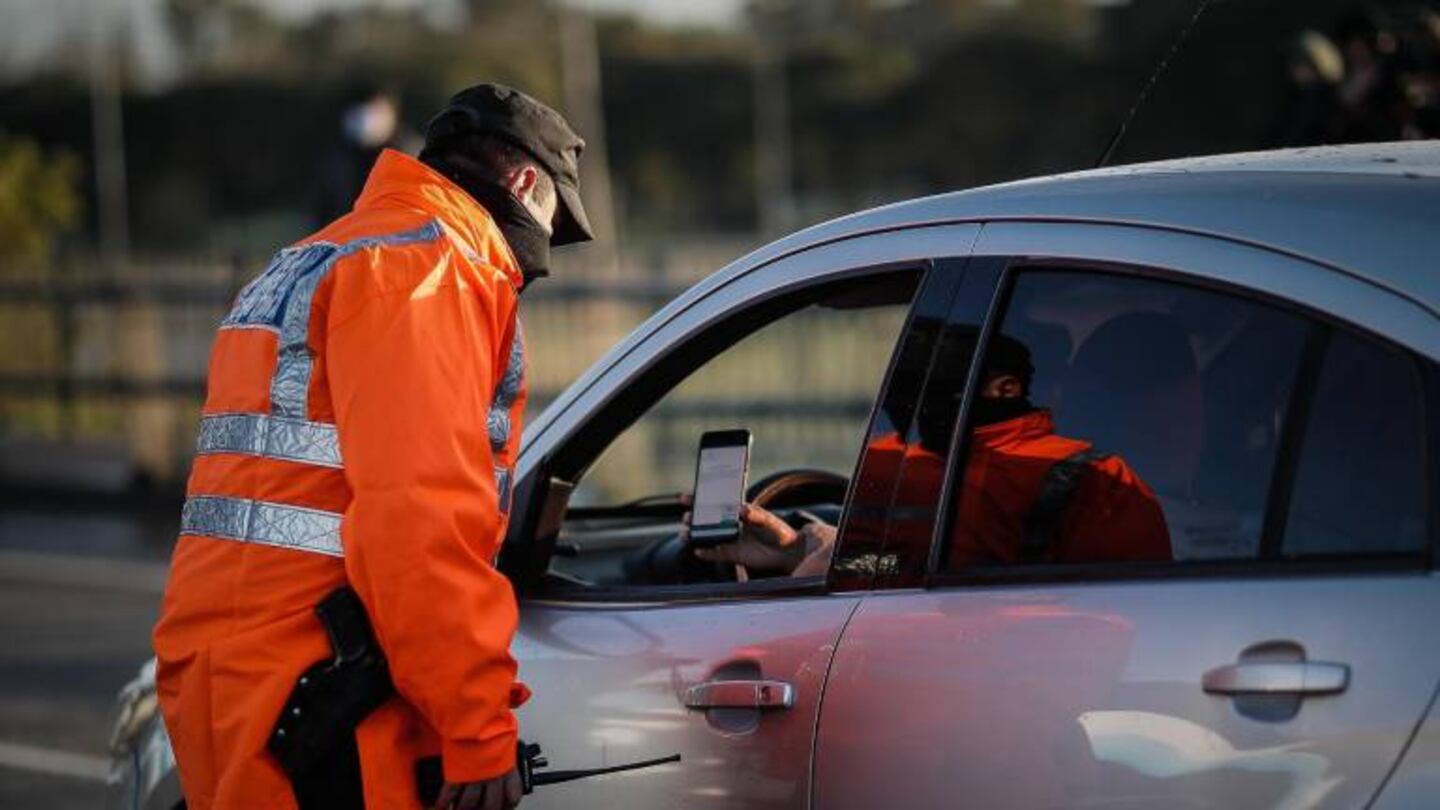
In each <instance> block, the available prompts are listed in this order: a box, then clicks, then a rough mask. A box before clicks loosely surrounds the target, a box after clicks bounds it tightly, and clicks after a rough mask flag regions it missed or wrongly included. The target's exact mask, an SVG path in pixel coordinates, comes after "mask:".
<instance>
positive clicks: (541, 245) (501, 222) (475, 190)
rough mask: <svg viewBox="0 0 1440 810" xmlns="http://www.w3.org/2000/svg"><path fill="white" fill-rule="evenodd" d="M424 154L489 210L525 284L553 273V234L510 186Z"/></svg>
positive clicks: (433, 165) (430, 163) (431, 162)
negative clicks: (551, 249)
mask: <svg viewBox="0 0 1440 810" xmlns="http://www.w3.org/2000/svg"><path fill="white" fill-rule="evenodd" d="M422 157H423V158H424V161H425V163H426V164H427V165H429V166H431V167H432V168H434V169H435V170H436V171H438V172H440V173H441V174H443V175H445V176H446V177H447V178H449V179H450V180H451V181H452V182H454V183H455V185H457V186H459V187H460V188H462V189H464V190H465V193H466V194H469V195H470V196H471V197H473V198H475V201H476V202H478V203H480V206H481V207H482V208H484V209H485V211H486V213H488V214H490V218H491V219H493V220H494V221H495V226H496V227H497V228H499V229H500V233H501V234H503V235H504V236H505V243H506V244H507V245H509V246H510V252H511V253H514V254H515V261H516V262H517V263H519V265H520V273H521V275H523V276H524V277H525V286H527V287H528V286H530V282H532V281H534V280H535V279H537V278H545V277H546V276H548V275H550V234H549V233H547V232H546V231H545V227H544V226H542V225H541V224H540V223H539V222H538V221H536V219H535V216H534V215H533V214H531V213H530V209H529V208H526V207H525V204H524V203H522V202H520V200H519V199H517V198H516V197H515V195H514V194H511V193H510V190H509V189H507V188H505V187H504V186H502V185H500V184H499V183H497V182H495V181H493V180H483V179H481V178H479V177H476V176H475V174H474V173H472V172H467V171H464V170H462V169H460V168H459V167H457V166H455V165H453V164H451V163H450V162H449V161H446V160H445V159H444V158H440V157H433V156H430V155H424V156H422Z"/></svg>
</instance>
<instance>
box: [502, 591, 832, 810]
mask: <svg viewBox="0 0 1440 810" xmlns="http://www.w3.org/2000/svg"><path fill="white" fill-rule="evenodd" d="M858 602H859V598H858V597H856V596H815V597H807V598H790V599H776V600H744V601H738V602H728V603H727V602H715V603H703V602H702V603H692V604H684V603H681V604H671V605H665V606H658V607H657V606H653V605H650V606H645V605H629V606H627V605H615V606H605V607H596V606H594V605H567V604H563V603H553V602H550V603H543V602H525V603H522V606H521V622H520V630H519V633H518V634H517V636H516V639H515V645H514V652H515V655H516V657H517V658H519V660H520V662H521V664H520V676H521V678H522V679H523V680H525V681H526V682H527V684H528V685H529V686H531V687H532V688H533V689H534V690H535V694H536V698H535V699H533V700H532V701H531V702H530V703H529V704H528V705H526V706H524V707H522V708H521V710H520V713H519V718H520V727H521V729H522V732H523V734H524V735H525V738H526V740H527V741H532V742H538V743H540V744H541V745H542V746H543V747H544V749H545V753H546V755H547V756H548V757H549V761H550V763H551V766H552V767H553V768H590V767H600V766H605V765H617V764H620V763H622V762H627V761H636V760H643V759H650V758H654V757H660V756H666V755H669V754H675V753H678V754H680V755H681V757H682V760H681V761H680V762H679V763H675V764H671V765H664V766H660V767H657V768H653V769H649V770H644V771H637V772H634V773H630V774H616V775H612V776H606V777H601V778H596V779H590V780H586V781H583V782H577V783H571V784H565V785H555V786H552V787H545V788H542V789H540V790H538V791H537V792H536V793H535V794H534V795H533V796H531V797H530V798H528V799H526V801H525V806H527V807H535V808H580V807H686V808H695V809H696V810H702V809H704V810H709V809H711V808H803V807H805V806H806V805H807V802H808V801H809V792H810V785H809V780H810V755H811V743H812V741H813V738H814V737H813V735H814V728H815V719H816V715H817V712H818V709H819V701H820V694H821V687H822V685H823V683H824V680H825V673H826V670H827V669H828V667H829V664H830V656H831V654H832V652H833V651H834V649H835V642H836V640H837V639H838V638H839V635H840V630H841V628H842V627H843V626H844V623H845V621H846V619H848V618H849V616H850V614H851V612H852V611H853V610H854V608H855V605H856V604H858ZM741 662H744V664H743V665H741V666H739V667H737V664H740V663H741ZM742 677H743V678H747V679H750V678H756V677H759V678H763V679H770V680H778V681H783V682H786V683H789V684H790V685H791V686H793V687H794V689H795V703H794V705H793V706H792V707H791V708H789V709H779V710H767V711H765V712H763V713H762V712H760V711H757V710H749V711H747V710H745V709H727V710H722V711H721V712H720V713H719V714H713V713H709V712H704V711H698V710H692V709H686V708H685V706H684V704H683V702H682V700H683V698H684V695H685V692H686V690H687V689H689V688H690V687H692V686H695V685H698V684H701V683H704V682H706V681H709V680H712V679H718V680H724V679H738V678H742ZM727 713H728V714H727Z"/></svg>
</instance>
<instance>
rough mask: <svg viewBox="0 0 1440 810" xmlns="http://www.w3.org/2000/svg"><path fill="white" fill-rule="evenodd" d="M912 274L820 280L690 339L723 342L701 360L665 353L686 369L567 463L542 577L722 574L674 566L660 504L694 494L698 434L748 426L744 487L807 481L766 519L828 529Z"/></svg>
mask: <svg viewBox="0 0 1440 810" xmlns="http://www.w3.org/2000/svg"><path fill="white" fill-rule="evenodd" d="M920 275H921V273H920V271H919V270H914V271H888V272H886V273H885V274H883V275H879V276H876V277H872V278H866V279H860V280H852V281H847V282H845V283H843V284H834V283H832V284H829V285H826V286H825V287H823V288H819V289H817V290H815V291H813V292H811V293H802V294H799V295H796V296H792V297H791V300H790V301H789V302H788V303H786V304H785V306H783V307H781V308H779V309H778V310H777V309H776V308H775V306H774V305H773V304H767V305H766V312H765V314H764V315H763V317H761V318H760V319H759V320H758V321H757V320H755V319H753V318H750V317H748V316H747V315H746V314H744V313H742V314H740V315H737V316H735V317H733V318H730V319H727V321H726V322H725V323H722V324H719V325H717V326H716V327H714V329H713V330H712V331H713V332H715V333H718V336H717V334H707V335H704V336H700V337H697V338H696V339H694V340H693V341H692V343H694V344H697V345H703V344H717V343H718V344H720V345H724V346H725V347H726V348H724V349H723V350H721V351H719V352H718V354H713V356H708V355H707V354H706V351H705V350H704V349H703V348H702V349H693V348H692V347H691V346H689V345H687V346H681V347H676V348H675V350H674V351H673V352H672V354H671V356H672V357H679V358H687V359H688V358H690V357H693V358H694V359H693V360H691V361H690V362H692V363H693V364H694V365H693V367H691V368H688V369H686V370H685V371H684V373H683V374H680V375H678V376H677V378H676V379H677V381H676V382H674V383H673V387H670V388H669V390H668V391H667V392H665V393H663V395H657V396H658V400H656V401H654V402H653V404H651V405H649V406H648V407H647V408H645V409H644V410H643V412H642V413H639V414H627V417H628V418H631V419H633V423H631V424H629V426H628V427H627V428H626V429H625V430H624V431H623V432H621V433H619V434H618V435H617V436H615V437H614V438H613V440H611V441H609V442H608V443H607V444H606V446H604V448H603V450H598V451H597V452H596V453H595V456H596V457H595V459H594V460H593V462H591V463H588V464H585V465H579V466H583V467H584V472H583V476H581V477H580V480H579V481H578V482H575V483H576V489H575V493H574V495H573V496H572V497H571V498H570V502H569V504H570V509H569V511H568V512H567V515H566V520H565V521H564V524H563V528H562V530H561V535H560V538H559V542H558V543H557V546H556V554H555V555H554V556H553V557H552V559H551V565H550V567H551V572H552V575H553V576H552V579H554V578H555V577H560V578H563V579H565V580H566V581H567V582H568V583H569V584H573V585H582V586H586V585H591V586H607V587H620V586H643V585H660V584H664V585H676V584H691V583H694V582H707V581H716V580H717V579H719V580H723V579H725V578H726V577H729V578H734V572H733V566H731V570H730V571H728V572H727V571H716V570H715V569H716V566H715V565H713V564H705V565H703V566H702V565H696V564H695V561H694V560H691V559H688V558H687V555H685V554H684V553H683V551H682V549H681V548H680V546H679V544H678V543H677V542H676V540H677V538H676V535H677V532H678V530H679V523H680V522H679V520H678V518H679V510H678V509H670V507H669V505H671V504H674V503H675V502H676V496H677V495H680V494H682V493H687V494H688V493H689V492H690V490H691V488H692V487H693V485H694V481H695V465H696V459H697V452H698V448H699V442H700V437H701V436H702V435H703V434H704V433H706V432H707V431H712V430H732V429H746V430H749V431H750V433H751V435H752V437H753V438H752V450H751V456H750V475H749V482H750V486H751V487H752V488H754V487H755V486H756V485H757V484H758V483H760V482H763V481H765V480H766V479H768V478H771V477H772V476H775V475H777V474H780V473H784V472H794V471H800V470H806V471H815V472H817V473H820V475H819V476H818V477H817V478H816V479H815V480H816V481H817V483H816V484H815V485H814V486H811V487H809V488H808V489H805V488H802V491H797V492H796V493H795V495H794V497H791V498H788V499H783V502H782V503H780V504H778V505H777V507H776V509H775V511H776V513H777V514H779V515H781V516H782V517H784V518H786V519H789V520H791V521H792V522H798V521H800V520H809V519H819V520H823V521H825V522H827V523H829V524H830V525H835V524H837V523H838V522H839V518H840V513H841V507H842V504H843V500H844V494H845V487H846V482H847V480H848V478H849V476H850V474H851V472H852V470H853V468H854V466H855V463H856V459H857V457H858V455H859V452H860V448H861V445H862V443H863V441H864V437H865V431H866V426H867V423H868V420H869V417H870V413H871V410H872V408H873V405H874V402H875V400H876V396H877V394H878V392H879V391H880V388H881V385H882V383H883V378H884V376H885V371H886V368H887V365H888V364H889V362H890V356H891V353H892V352H893V350H894V346H895V344H896V341H897V339H898V337H899V335H900V332H901V330H902V328H903V325H904V322H905V318H906V315H907V312H908V308H909V307H908V305H909V302H910V299H911V297H912V296H913V294H914V291H915V288H916V286H917V284H918V281H919V278H920ZM643 385H644V383H642V384H641V386H642V387H643ZM637 507H638V508H637ZM667 510H668V512H667ZM800 512H803V513H805V514H804V516H803V517H802V516H800V515H799V514H798V513H800Z"/></svg>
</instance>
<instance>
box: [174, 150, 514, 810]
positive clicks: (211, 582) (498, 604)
mask: <svg viewBox="0 0 1440 810" xmlns="http://www.w3.org/2000/svg"><path fill="white" fill-rule="evenodd" d="M522 284H523V277H522V276H521V274H520V272H519V270H518V268H517V265H516V262H515V258H514V256H513V254H512V253H511V252H510V249H509V247H508V246H507V245H506V244H505V241H504V239H503V237H502V236H501V234H500V232H499V230H498V229H497V227H496V226H495V224H494V223H493V221H492V220H491V218H490V217H489V216H488V215H487V214H486V212H485V211H484V209H482V208H481V207H480V206H479V205H478V204H476V202H475V201H474V200H473V199H472V198H471V197H469V196H468V195H467V194H466V193H465V192H464V191H462V190H461V189H460V188H458V187H457V186H455V185H453V184H452V183H450V182H449V181H448V180H447V179H445V178H444V177H442V176H440V175H439V174H438V173H436V172H434V171H432V170H431V169H430V168H428V167H427V166H425V165H424V164H422V163H420V162H419V161H416V160H414V159H413V158H410V157H408V156H406V155H403V154H400V153H398V152H386V153H384V154H383V155H382V156H381V157H380V159H379V160H378V161H377V163H376V165H375V168H374V170H373V171H372V173H371V175H370V178H369V181H368V182H367V184H366V186H365V189H364V191H363V192H362V193H361V195H360V198H359V200H358V201H357V202H356V204H355V209H354V211H352V212H351V213H349V214H347V215H346V216H344V217H342V218H341V219H339V220H337V221H336V222H335V223H333V224H331V225H330V226H328V227H326V228H325V229H323V230H321V231H320V232H319V233H317V234H315V235H314V236H312V237H310V238H308V239H306V240H304V241H302V242H300V243H298V244H296V245H294V246H292V247H289V248H286V249H285V250H282V251H280V252H279V253H278V254H276V256H275V257H274V259H272V260H271V262H270V265H269V266H268V267H267V268H266V269H265V271H264V272H263V273H261V274H260V275H259V276H258V277H256V278H255V279H254V280H253V281H251V282H250V284H249V285H248V286H246V287H245V288H244V289H243V290H242V291H241V292H240V294H239V296H238V298H237V299H236V301H235V304H234V306H233V308H232V309H231V310H230V313H229V314H228V315H227V316H226V317H225V319H224V321H223V322H222V323H221V326H220V331H219V334H218V336H217V338H216V340H215V345H214V349H213V351H212V354H211V360H210V376H209V383H208V391H207V395H206V400H205V405H204V408H203V410H202V413H201V420H200V431H199V434H200V435H199V441H198V445H197V450H196V456H195V463H194V467H193V469H192V472H191V475H190V481H189V487H188V493H187V499H186V502H185V507H184V511H183V514H182V518H181V529H180V539H179V542H178V544H177V545H176V548H175V553H174V559H173V562H172V565H171V570H170V579H169V582H168V584H167V586H166V590H165V600H164V607H163V609H162V614H161V617H160V622H159V624H158V625H157V627H156V628H155V634H154V642H155V651H156V653H157V656H158V659H159V670H158V682H159V697H160V705H161V709H162V711H163V713H164V718H165V725H166V729H167V730H168V731H169V733H170V738H171V741H172V743H173V745H174V749H175V754H176V759H177V761H178V764H179V769H180V781H181V786H182V788H183V789H184V792H185V797H186V799H187V802H188V805H187V806H189V807H190V808H192V810H195V809H196V808H208V807H217V808H245V810H249V809H250V808H272V807H273V808H293V807H294V806H295V799H294V797H293V793H292V791H291V789H290V785H289V782H288V781H287V779H286V777H285V775H284V774H283V773H282V772H281V770H280V769H279V767H278V765H277V764H276V763H275V761H274V760H273V759H272V758H271V756H270V755H269V754H268V753H267V752H266V748H265V744H266V740H267V737H268V736H269V735H270V733H271V730H272V728H273V727H274V724H275V722H276V720H277V718H278V714H279V712H280V710H281V707H282V704H283V703H284V702H285V699H286V697H287V696H288V695H289V693H290V691H291V689H292V688H293V687H294V686H295V683H296V679H297V678H298V676H299V675H300V673H301V672H302V671H304V670H305V669H307V668H308V667H309V666H311V665H312V664H314V663H316V662H317V661H320V660H323V659H327V658H329V657H330V656H331V652H330V647H329V643H328V641H327V637H326V635H325V632H324V630H323V628H322V627H321V625H320V623H319V621H318V619H317V618H316V616H315V613H314V608H315V605H316V604H317V603H318V602H320V601H321V599H323V598H324V597H325V596H326V595H327V594H329V593H330V592H331V591H332V590H334V589H335V588H337V587H339V586H341V585H344V584H346V583H348V584H350V585H351V586H352V587H353V588H354V589H355V590H356V591H357V592H358V593H359V595H360V598H361V600H362V601H363V602H364V604H365V607H366V611H367V613H368V614H369V616H370V619H371V623H372V625H373V626H374V629H375V634H376V637H377V638H378V640H379V643H380V646H381V648H382V649H383V650H384V652H385V654H386V656H387V657H388V658H389V662H390V670H391V674H392V677H393V678H394V681H395V686H396V689H397V692H398V695H397V697H395V698H392V699H391V700H390V701H389V702H388V703H386V704H385V705H384V706H382V707H381V708H380V709H378V710H377V711H376V712H375V713H374V714H372V715H371V716H370V717H368V718H367V719H366V720H365V721H364V722H363V723H362V724H361V725H360V727H359V729H358V731H357V738H358V743H359V748H360V758H361V770H362V772H363V774H364V783H365V784H364V789H365V800H366V801H365V803H366V806H368V807H383V808H408V807H417V806H418V805H419V800H418V799H417V797H416V789H415V780H414V776H413V774H414V764H415V760H416V759H417V758H419V757H422V756H430V755H434V754H437V753H442V754H443V756H444V768H445V777H446V779H447V780H450V781H456V782H460V781H475V780H481V779H487V778H490V777H494V776H498V775H500V774H503V773H505V772H506V771H508V770H509V769H510V768H511V767H513V766H514V761H515V739H516V723H515V718H514V716H513V714H512V711H511V709H512V708H513V706H515V705H518V704H519V703H520V702H521V701H523V700H524V698H525V697H526V696H527V695H528V693H527V692H526V690H525V688H524V686H523V685H520V684H519V683H518V682H517V681H516V664H515V661H514V659H513V658H512V657H511V656H510V653H509V646H510V641H511V637H512V636H513V635H514V632H515V626H516V620H517V611H516V605H515V598H514V594H513V593H512V591H511V589H510V584H509V582H508V581H507V580H506V579H505V577H504V576H502V575H501V574H500V573H499V572H497V571H496V570H495V568H494V566H493V561H494V558H495V555H496V552H497V550H498V548H499V544H500V541H501V538H502V537H503V534H504V530H505V525H506V516H507V512H508V511H509V503H510V487H511V481H512V477H513V471H514V466H513V465H514V462H515V457H516V452H517V449H518V444H519V422H520V414H521V411H522V409H523V408H524V400H525V384H524V349H523V346H522V340H521V334H520V330H519V326H518V323H517V320H516V304H517V294H518V292H519V289H520V287H521V285H522Z"/></svg>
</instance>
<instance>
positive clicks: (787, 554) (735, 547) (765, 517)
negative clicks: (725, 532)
mask: <svg viewBox="0 0 1440 810" xmlns="http://www.w3.org/2000/svg"><path fill="white" fill-rule="evenodd" d="M805 545H806V544H805V542H804V540H803V539H802V538H801V533H800V532H797V531H795V530H794V529H792V528H790V524H788V523H786V522H785V521H784V520H781V519H780V518H779V516H777V515H775V514H774V513H772V512H769V511H767V510H765V509H762V508H760V507H758V506H753V505H751V504H748V503H747V504H741V506H740V538H739V539H738V540H736V541H735V542H733V543H726V544H724V545H720V546H713V547H711V548H697V549H695V556H696V557H698V558H699V559H702V560H705V561H706V562H717V563H734V564H737V565H743V566H745V567H746V568H747V569H749V570H751V571H765V572H771V573H780V574H789V573H792V572H793V571H794V570H795V569H796V568H797V567H798V566H799V565H800V563H801V562H802V561H803V560H804V559H805V553H806V548H805Z"/></svg>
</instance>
